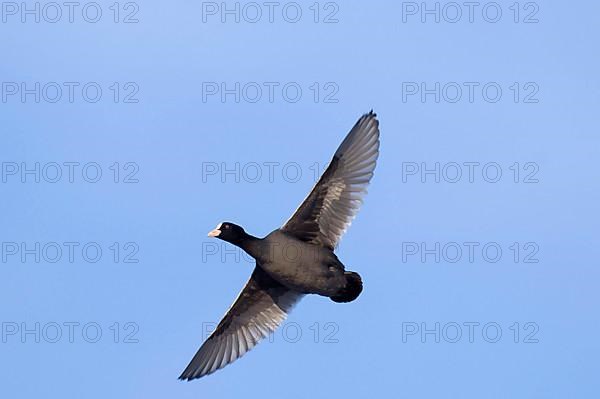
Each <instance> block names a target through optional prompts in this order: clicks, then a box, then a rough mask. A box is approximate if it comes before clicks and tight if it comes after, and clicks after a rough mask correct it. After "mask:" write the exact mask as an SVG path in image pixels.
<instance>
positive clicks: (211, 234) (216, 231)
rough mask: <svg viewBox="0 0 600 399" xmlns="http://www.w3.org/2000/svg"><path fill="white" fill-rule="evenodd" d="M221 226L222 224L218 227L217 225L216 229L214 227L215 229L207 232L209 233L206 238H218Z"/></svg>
mask: <svg viewBox="0 0 600 399" xmlns="http://www.w3.org/2000/svg"><path fill="white" fill-rule="evenodd" d="M222 224H223V223H219V225H218V226H217V227H215V229H214V230H211V231H209V232H208V236H209V237H218V236H219V234H221V225H222Z"/></svg>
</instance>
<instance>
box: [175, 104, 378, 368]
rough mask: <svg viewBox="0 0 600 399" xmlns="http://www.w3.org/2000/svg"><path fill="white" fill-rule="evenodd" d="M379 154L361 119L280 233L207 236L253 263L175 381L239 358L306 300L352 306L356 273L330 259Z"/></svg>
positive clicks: (222, 229) (368, 124)
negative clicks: (318, 298)
mask: <svg viewBox="0 0 600 399" xmlns="http://www.w3.org/2000/svg"><path fill="white" fill-rule="evenodd" d="M378 156H379V122H378V121H377V117H376V115H375V114H374V113H373V111H371V112H370V113H368V114H365V115H363V116H362V117H361V118H360V119H359V120H358V122H356V124H355V125H354V127H353V128H352V129H351V130H350V132H349V133H348V135H347V136H346V138H344V140H343V141H342V143H341V144H340V146H339V147H338V149H337V151H336V152H335V154H334V155H333V158H332V160H331V162H330V163H329V166H328V167H327V169H326V170H325V172H323V175H322V176H321V178H320V179H319V181H318V182H317V184H316V185H315V186H314V187H313V189H312V190H311V192H310V193H309V194H308V196H307V197H306V199H305V200H304V201H303V202H302V204H301V205H300V207H298V209H297V210H296V211H295V212H294V214H293V215H292V217H291V218H290V219H289V220H288V221H287V222H286V223H285V224H284V225H283V226H282V227H281V228H279V229H276V230H274V231H272V232H271V233H270V234H268V235H267V236H266V237H264V238H257V237H253V236H251V235H249V234H248V233H246V232H245V231H244V229H243V228H242V227H240V226H238V225H236V224H233V223H230V222H223V223H220V224H219V225H218V226H217V227H216V228H215V229H214V230H212V231H211V232H210V233H209V234H208V235H209V236H211V237H216V238H219V239H221V240H224V241H227V242H229V243H231V244H233V245H236V246H238V247H240V248H242V249H243V250H244V251H246V252H247V253H248V254H249V255H250V256H252V257H253V258H254V259H255V260H256V267H255V268H254V271H253V272H252V276H250V279H249V280H248V282H247V283H246V286H245V287H244V288H243V289H242V291H241V292H240V294H239V296H238V297H237V299H236V300H235V302H234V303H233V305H231V307H230V308H229V310H228V311H227V313H226V314H225V316H224V317H223V319H222V320H221V322H220V323H219V325H218V326H217V328H216V329H215V331H214V332H213V333H212V334H211V336H210V337H208V339H207V340H206V341H205V342H204V343H203V344H202V346H201V347H200V349H199V350H198V352H196V355H195V356H194V358H193V359H192V361H191V362H190V364H189V365H188V366H187V367H186V369H185V370H184V371H183V373H182V374H181V376H180V377H179V378H180V379H184V380H193V379H195V378H200V377H203V376H205V375H208V374H211V373H213V372H215V371H216V370H218V369H220V368H223V367H225V366H226V365H228V364H229V363H231V362H233V361H235V360H236V359H238V358H240V357H241V356H243V355H244V354H245V353H246V352H248V351H249V350H250V349H252V348H253V347H254V346H255V345H256V344H257V343H258V342H259V341H260V340H261V339H262V338H264V337H266V336H267V335H268V334H269V333H271V332H272V331H274V330H275V329H276V328H277V327H278V326H279V325H280V324H281V323H282V322H283V321H284V320H285V318H286V316H287V314H288V313H289V312H290V311H291V309H292V308H293V307H294V305H295V304H296V303H298V301H299V300H300V299H301V298H302V297H303V296H304V295H306V294H318V295H323V296H326V297H329V298H331V300H333V301H335V302H351V301H353V300H355V299H356V298H357V297H358V296H359V295H360V293H361V292H362V288H363V286H362V279H361V277H360V276H359V275H358V273H355V272H351V271H346V270H345V268H344V265H343V264H342V263H341V262H340V260H339V259H338V257H337V256H336V255H335V253H334V249H335V247H336V246H337V244H338V243H339V241H340V239H341V237H342V235H343V234H344V233H345V231H346V229H347V228H348V227H349V226H350V223H351V222H352V219H353V218H354V216H355V215H356V213H357V212H358V209H359V208H360V205H361V204H362V198H363V196H364V195H365V193H366V187H367V186H368V184H369V182H370V180H371V177H373V171H374V170H375V165H376V161H377V158H378Z"/></svg>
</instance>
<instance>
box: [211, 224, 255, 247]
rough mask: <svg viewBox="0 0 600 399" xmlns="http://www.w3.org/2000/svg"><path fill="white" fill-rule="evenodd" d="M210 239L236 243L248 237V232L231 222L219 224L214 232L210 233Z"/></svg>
mask: <svg viewBox="0 0 600 399" xmlns="http://www.w3.org/2000/svg"><path fill="white" fill-rule="evenodd" d="M208 236H209V237H216V238H219V239H221V240H223V241H227V242H230V243H235V242H238V241H240V240H241V239H242V238H243V237H245V236H246V232H245V231H244V229H243V228H241V227H240V226H238V225H237V224H234V223H230V222H223V223H219V225H218V226H217V227H215V229H214V230H211V231H210V232H209V233H208Z"/></svg>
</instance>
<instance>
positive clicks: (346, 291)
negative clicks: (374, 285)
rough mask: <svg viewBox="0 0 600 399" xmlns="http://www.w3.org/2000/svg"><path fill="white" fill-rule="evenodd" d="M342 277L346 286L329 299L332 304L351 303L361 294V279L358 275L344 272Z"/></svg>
mask: <svg viewBox="0 0 600 399" xmlns="http://www.w3.org/2000/svg"><path fill="white" fill-rule="evenodd" d="M344 275H345V276H346V285H345V286H344V288H342V289H341V290H340V291H339V292H338V293H337V294H335V295H334V296H332V297H331V300H332V301H334V302H351V301H353V300H355V299H356V298H358V296H359V295H360V293H361V292H362V288H363V286H362V279H361V278H360V275H359V274H358V273H355V272H344Z"/></svg>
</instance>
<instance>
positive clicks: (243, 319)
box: [179, 265, 303, 380]
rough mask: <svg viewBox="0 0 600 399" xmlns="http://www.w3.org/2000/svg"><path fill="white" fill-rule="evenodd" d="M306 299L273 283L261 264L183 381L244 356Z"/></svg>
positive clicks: (199, 351)
mask: <svg viewBox="0 0 600 399" xmlns="http://www.w3.org/2000/svg"><path fill="white" fill-rule="evenodd" d="M302 296H303V294H301V293H299V292H295V291H290V290H289V289H287V288H285V287H284V286H283V285H281V284H279V283H278V282H277V281H275V280H273V279H272V278H271V277H270V276H269V275H268V274H267V273H266V272H264V271H263V270H262V269H261V268H260V267H259V266H258V265H257V267H256V268H255V269H254V272H253V273H252V276H251V277H250V280H248V282H247V283H246V286H245V287H244V289H243V290H242V292H240V294H239V295H238V297H237V299H236V300H235V302H234V303H233V305H231V307H230V308H229V310H228V311H227V314H225V317H223V320H221V322H220V323H219V325H218V326H217V328H216V329H215V331H214V332H213V333H212V334H211V336H210V337H209V338H208V339H207V340H206V341H205V342H204V343H203V344H202V346H201V347H200V349H199V350H198V352H197V353H196V355H195V356H194V358H193V359H192V361H191V362H190V364H189V365H188V366H187V367H186V369H185V370H184V372H183V373H182V374H181V376H180V377H179V379H181V380H193V379H195V378H200V377H203V376H205V375H208V374H211V373H214V372H215V371H217V370H219V369H221V368H223V367H225V366H226V365H228V364H229V363H232V362H234V361H235V360H237V359H239V358H240V357H242V356H243V355H244V354H245V353H246V352H248V351H249V350H250V349H252V348H253V347H254V346H255V345H256V344H257V343H258V342H259V341H260V340H261V339H262V338H264V337H266V336H267V335H268V334H269V333H270V332H272V331H274V330H275V329H276V328H277V327H278V326H279V325H280V324H281V323H282V322H283V321H284V320H285V318H286V316H287V313H288V312H289V311H290V310H291V309H292V307H293V306H294V305H295V304H296V303H297V302H298V301H299V300H300V298H301V297H302Z"/></svg>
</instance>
